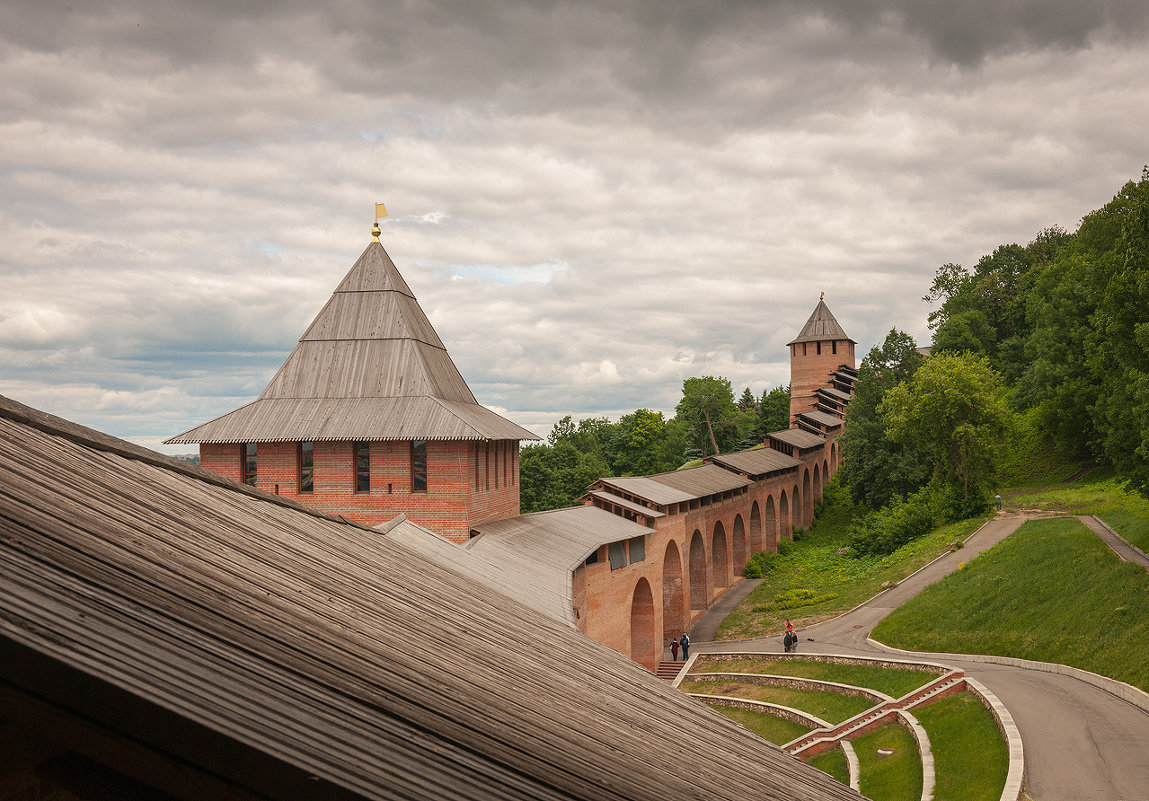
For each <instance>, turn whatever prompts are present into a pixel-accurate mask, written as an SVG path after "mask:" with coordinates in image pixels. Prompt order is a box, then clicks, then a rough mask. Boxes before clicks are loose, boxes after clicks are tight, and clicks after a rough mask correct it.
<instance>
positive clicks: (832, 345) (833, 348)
mask: <svg viewBox="0 0 1149 801" xmlns="http://www.w3.org/2000/svg"><path fill="white" fill-rule="evenodd" d="M830 348H831V352H833V353H837V352H838V340H836V339H835V340H834V341H833V342H831V343H830Z"/></svg>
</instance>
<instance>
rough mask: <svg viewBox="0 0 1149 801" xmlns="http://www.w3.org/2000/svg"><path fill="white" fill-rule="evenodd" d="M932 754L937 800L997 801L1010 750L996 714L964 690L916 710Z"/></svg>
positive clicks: (1002, 786)
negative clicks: (999, 727)
mask: <svg viewBox="0 0 1149 801" xmlns="http://www.w3.org/2000/svg"><path fill="white" fill-rule="evenodd" d="M914 716H915V717H916V718H917V719H918V722H920V723H921V724H922V728H924V729H925V730H926V734H927V735H929V738H930V748H931V750H932V751H933V755H934V773H935V778H936V780H937V783H936V785H935V787H934V801H997V799H999V798H1000V797H1001V791H1002V789H1003V788H1004V787H1005V778H1006V774H1007V773H1008V772H1009V748H1008V747H1007V746H1006V744H1005V740H1003V739H1002V737H1001V733H1000V732H999V731H998V728H997V721H995V720H994V717H993V713H991V712H990V711H989V710H988V709H986V708H985V707H984V706H983V705H982V703H981V702H980V701H979V700H978V699H977V698H975V697H974V695H973V693H970V692H964V693H958V694H957V695H951V696H950V697H948V698H943V699H942V700H940V701H935V702H934V703H932V704H928V705H926V706H923V707H919V708H917V709H915V710H914Z"/></svg>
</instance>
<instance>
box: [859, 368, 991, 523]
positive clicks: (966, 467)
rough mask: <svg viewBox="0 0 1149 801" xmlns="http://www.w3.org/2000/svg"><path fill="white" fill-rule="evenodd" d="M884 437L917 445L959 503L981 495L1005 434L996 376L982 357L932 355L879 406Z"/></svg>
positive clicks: (890, 391) (886, 395) (986, 486)
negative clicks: (956, 492) (957, 494)
mask: <svg viewBox="0 0 1149 801" xmlns="http://www.w3.org/2000/svg"><path fill="white" fill-rule="evenodd" d="M878 412H879V413H880V414H882V415H884V417H885V420H886V433H887V436H888V437H889V438H890V439H891V440H892V441H894V442H897V443H900V444H914V445H916V446H919V447H921V448H922V449H923V450H924V451H925V452H926V453H927V454H928V455H929V458H930V461H931V463H932V465H933V469H934V475H935V476H936V477H937V478H938V479H939V480H941V481H942V482H944V483H945V484H947V485H949V486H952V487H957V488H958V489H959V490H960V492H961V496H962V499H963V500H964V501H969V500H971V497H972V498H973V499H975V500H976V498H977V497H978V496H984V495H985V494H986V493H987V491H988V489H989V486H990V482H991V481H992V480H993V478H994V476H995V475H996V472H997V464H998V459H999V457H1000V453H1001V449H1002V447H1003V445H1004V444H1005V441H1006V437H1007V435H1008V433H1009V430H1010V423H1011V418H1010V412H1009V408H1008V407H1007V405H1006V403H1005V400H1004V390H1003V385H1002V381H1001V376H1000V374H999V373H997V372H996V371H994V370H993V369H992V368H991V367H990V364H989V361H988V360H987V359H986V358H985V357H976V356H972V355H970V354H941V355H937V356H931V357H930V358H929V359H927V360H925V362H924V363H923V364H922V365H921V367H919V368H918V369H917V371H916V372H915V373H914V376H913V378H911V379H910V380H909V381H907V382H904V383H900V384H898V385H897V386H896V387H894V388H893V389H891V390H889V391H888V392H887V393H886V394H885V396H884V398H883V400H882V402H881V403H880V404H879V405H878Z"/></svg>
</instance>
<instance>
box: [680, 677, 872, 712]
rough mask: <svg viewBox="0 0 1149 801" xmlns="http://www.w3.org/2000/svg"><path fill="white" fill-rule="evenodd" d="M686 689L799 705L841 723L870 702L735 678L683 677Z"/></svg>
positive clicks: (850, 696) (772, 702) (870, 703)
mask: <svg viewBox="0 0 1149 801" xmlns="http://www.w3.org/2000/svg"><path fill="white" fill-rule="evenodd" d="M679 688H680V689H681V690H682V691H683V692H686V693H701V694H703V695H725V696H727V697H729V698H747V699H749V700H751V701H765V702H766V703H770V704H781V705H782V706H788V707H790V708H791V709H801V710H802V711H803V712H808V713H810V714H811V715H814V716H815V717H819V718H821V719H822V720H825V721H827V722H829V723H841V722H842V721H843V720H849V719H850V718H852V717H854V715H859V714H861V713H862V712H865V711H866V710H867V709H869V708H870V707H872V706H873V705H874V702H873V701H871V700H870V699H869V698H862V697H860V696H856V695H842V694H841V693H835V692H830V691H827V690H796V689H793V688H791V687H771V686H769V685H765V684H750V683H748V682H743V681H738V680H737V679H687V680H686V681H684V682H682V684H680V685H679Z"/></svg>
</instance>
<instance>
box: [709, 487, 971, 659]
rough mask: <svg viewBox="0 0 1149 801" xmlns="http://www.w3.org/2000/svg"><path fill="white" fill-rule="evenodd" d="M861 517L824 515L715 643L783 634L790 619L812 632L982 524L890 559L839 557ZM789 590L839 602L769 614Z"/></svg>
mask: <svg viewBox="0 0 1149 801" xmlns="http://www.w3.org/2000/svg"><path fill="white" fill-rule="evenodd" d="M861 512H862V510H861V508H860V507H853V506H845V505H844V506H841V507H836V508H830V509H826V510H824V512H823V513H822V514H821V515H820V516H819V518H818V519H817V520H815V521H814V525H813V526H811V527H810V530H809V531H808V532H806V533H805V534H804V535H803V536H802V537H801V538H800V539H799V540H798V541H796V542H795V543H794V546H793V549H792V550H791V552H790V553H789V554H787V555H786V556H779V557H776V560H777V561H775V562H774V563H773V567H772V569H771V573H770V575H768V576H766V578H765V579H764V580H763V582H762V584H761V585H760V586H758V587H757V588H755V589H754V591H753V592H751V593H750V595H749V596H748V597H747V598H746V600H744V601H743V602H742V603H741V604H740V605H739V606H738V608H737V609H735V610H734V611H733V612H731V613H730V615H729V616H727V618H726V619H725V620H724V621H723V622H722V625H721V626H719V628H718V634H717V635H716V636H717V639H719V640H736V639H744V638H747V637H761V636H764V635H769V634H781V633H782V631H783V629H784V627H785V624H786V620H787V619H791V620H793V621H794V623H795V625H797V626H808V625H812V624H814V623H817V622H819V621H821V620H827V619H829V618H831V617H834V616H836V615H838V614H841V613H842V612H844V611H846V610H848V609H852V608H853V607H855V606H857V605H858V604H860V603H861V602H862V601H865V600H866V599H868V598H870V597H872V596H873V595H875V594H877V593H878V592H879V591H880V590H881V588H882V583H883V582H886V581H895V582H896V581H900V580H901V579H903V578H905V577H906V576H908V575H909V574H910V573H913V572H914V571H915V570H917V569H918V568H919V567H921V566H922V565H924V564H926V563H928V562H930V561H931V560H933V559H934V558H935V557H937V556H938V555H940V554H942V553H944V552H945V551H946V550H947V548H948V546H949V543H951V542H953V541H954V540H956V539H964V538H965V537H967V536H968V535H969V534H971V533H972V532H973V531H974V530H975V529H977V527H978V526H980V525H981V524H982V522H983V521H982V520H980V519H974V520H965V521H962V522H960V523H955V524H953V525H951V526H945V527H943V528H940V529H938V530H937V531H934V532H932V533H931V534H928V535H926V536H925V537H922V538H921V539H919V540H916V541H914V542H911V543H909V544H908V545H905V546H903V547H902V548H900V549H898V550H897V551H895V552H894V553H892V554H890V555H889V556H885V557H862V558H854V557H852V556H850V555H849V554H845V553H839V551H840V550H842V549H844V548H845V547H846V546H848V545H849V536H848V533H847V532H848V530H849V526H850V523H851V521H852V520H853V519H854V518H855V517H856V516H858V515H859V514H861ZM790 589H808V590H812V591H813V592H814V594H815V595H817V596H821V595H827V594H834V595H836V596H837V597H836V598H833V599H831V600H827V601H824V602H822V603H819V604H816V605H813V606H807V607H801V608H798V609H771V608H770V605H771V604H772V602H773V601H774V596H775V595H776V594H779V593H783V592H785V591H787V590H790Z"/></svg>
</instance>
